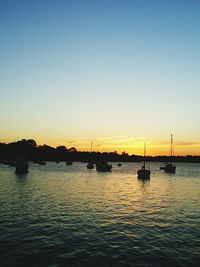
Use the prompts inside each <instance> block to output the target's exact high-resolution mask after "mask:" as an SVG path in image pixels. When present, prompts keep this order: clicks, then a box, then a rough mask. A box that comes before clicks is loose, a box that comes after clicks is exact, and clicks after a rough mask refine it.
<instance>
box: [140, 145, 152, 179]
mask: <svg viewBox="0 0 200 267" xmlns="http://www.w3.org/2000/svg"><path fill="white" fill-rule="evenodd" d="M137 175H138V179H144V180H146V179H150V175H151V171H150V170H147V169H146V141H145V144H144V163H143V166H142V168H141V169H140V170H138V171H137Z"/></svg>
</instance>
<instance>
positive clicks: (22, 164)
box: [15, 159, 28, 174]
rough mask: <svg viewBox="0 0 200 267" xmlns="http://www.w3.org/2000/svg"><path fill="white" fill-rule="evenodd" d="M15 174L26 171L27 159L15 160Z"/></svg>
mask: <svg viewBox="0 0 200 267" xmlns="http://www.w3.org/2000/svg"><path fill="white" fill-rule="evenodd" d="M15 173H16V174H26V173H28V161H27V160H25V159H18V160H17V161H16V169H15Z"/></svg>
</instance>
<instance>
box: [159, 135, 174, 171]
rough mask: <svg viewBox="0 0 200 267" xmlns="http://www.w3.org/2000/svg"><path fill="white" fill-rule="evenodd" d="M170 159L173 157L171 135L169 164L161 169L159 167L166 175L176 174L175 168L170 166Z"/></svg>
mask: <svg viewBox="0 0 200 267" xmlns="http://www.w3.org/2000/svg"><path fill="white" fill-rule="evenodd" d="M172 157H173V138H172V134H171V149H170V159H171V162H170V163H167V164H166V165H165V166H163V167H160V169H161V170H164V171H165V172H167V173H175V172H176V166H175V165H173V164H172Z"/></svg>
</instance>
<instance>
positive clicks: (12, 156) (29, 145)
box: [0, 139, 200, 163]
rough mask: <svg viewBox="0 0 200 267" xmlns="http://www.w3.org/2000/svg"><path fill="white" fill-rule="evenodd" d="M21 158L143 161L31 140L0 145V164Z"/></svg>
mask: <svg viewBox="0 0 200 267" xmlns="http://www.w3.org/2000/svg"><path fill="white" fill-rule="evenodd" d="M20 157H23V158H26V159H27V160H29V161H55V162H60V161H72V162H74V161H77V162H94V163H95V162H96V161H99V160H105V161H110V162H141V161H143V160H144V158H143V156H140V155H129V154H128V153H126V152H123V153H121V154H118V153H117V152H116V151H115V152H82V151H77V149H76V148H75V147H71V148H66V147H65V146H64V145H60V146H57V147H56V148H54V147H51V146H49V145H46V144H44V145H37V143H36V141H35V140H33V139H27V140H26V139H22V140H20V141H16V142H11V143H8V144H6V143H0V162H4V161H15V160H17V159H18V158H20ZM170 160H171V159H170V157H168V156H146V161H156V162H169V161H170ZM172 160H173V162H191V163H200V156H192V155H187V156H173V159H172Z"/></svg>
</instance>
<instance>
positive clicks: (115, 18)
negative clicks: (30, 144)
mask: <svg viewBox="0 0 200 267" xmlns="http://www.w3.org/2000/svg"><path fill="white" fill-rule="evenodd" d="M199 102H200V1H197V0H190V1H189V0H180V1H178V0H177V1H176V0H168V1H158V0H157V1H156V0H151V1H150V0H146V1H145V0H106V1H105V0H99V1H97V0H90V1H85V0H79V1H78V0H74V1H73V0H69V1H68V0H65V1H64V0H42V1H41V0H35V1H33V0H32V1H31V0H24V1H22V0H1V1H0V126H1V131H0V142H11V141H14V140H20V139H22V138H26V139H28V138H32V139H35V140H36V141H37V143H38V144H44V143H46V144H49V145H52V146H58V145H61V144H62V145H65V146H66V147H72V146H75V147H76V148H77V149H78V150H89V149H90V141H91V140H92V141H93V149H94V150H96V151H97V150H98V151H115V150H116V151H118V152H119V153H121V152H122V151H124V150H125V151H127V152H128V153H129V154H142V153H143V145H144V140H147V154H149V155H158V154H161V155H162V154H169V150H170V148H169V143H170V134H171V133H172V134H173V136H174V145H175V154H177V155H187V154H193V155H194V154H196V155H200V105H199Z"/></svg>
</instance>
